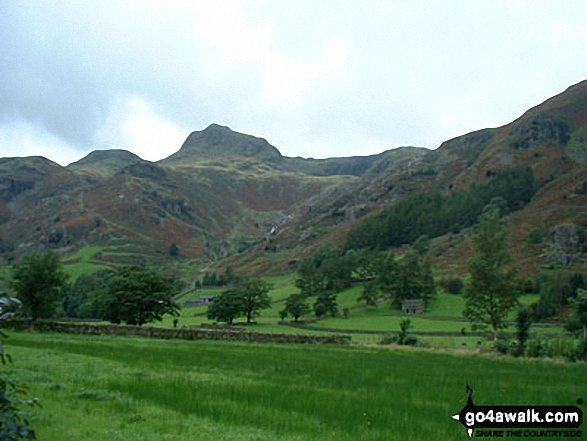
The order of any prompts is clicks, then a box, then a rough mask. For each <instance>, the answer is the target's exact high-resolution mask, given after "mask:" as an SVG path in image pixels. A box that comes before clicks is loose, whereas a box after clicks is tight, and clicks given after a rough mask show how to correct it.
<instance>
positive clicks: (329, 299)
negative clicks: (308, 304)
mask: <svg viewBox="0 0 587 441" xmlns="http://www.w3.org/2000/svg"><path fill="white" fill-rule="evenodd" d="M314 314H316V317H322V316H325V315H326V314H330V315H331V316H332V317H336V315H337V314H338V305H337V304H336V293H333V292H323V293H320V294H319V295H318V297H317V298H316V302H315V303H314Z"/></svg>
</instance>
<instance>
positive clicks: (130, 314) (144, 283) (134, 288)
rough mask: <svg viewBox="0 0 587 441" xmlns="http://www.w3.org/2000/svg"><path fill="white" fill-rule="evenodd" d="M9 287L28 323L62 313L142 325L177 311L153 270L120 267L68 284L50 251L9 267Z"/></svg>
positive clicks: (171, 292) (171, 291)
mask: <svg viewBox="0 0 587 441" xmlns="http://www.w3.org/2000/svg"><path fill="white" fill-rule="evenodd" d="M11 288H12V289H13V290H14V291H15V292H16V295H17V297H18V299H19V300H20V301H21V302H22V307H23V311H24V313H25V314H28V315H29V316H30V317H31V318H32V319H33V320H37V319H39V318H51V317H54V316H55V315H56V314H58V311H59V310H61V313H62V314H65V315H66V316H68V317H72V318H92V319H100V320H107V321H110V322H112V323H117V324H119V323H122V322H124V323H126V324H129V325H143V324H145V323H149V322H152V321H154V320H161V319H162V318H163V316H164V315H165V314H172V315H178V311H179V305H178V304H177V303H176V301H175V300H174V296H175V294H177V286H176V284H174V282H173V281H172V280H171V279H169V278H167V277H165V276H163V275H162V274H160V273H158V272H157V271H154V270H152V269H149V268H144V267H138V266H125V267H121V268H118V269H116V270H113V271H100V272H97V273H94V274H91V275H82V276H80V277H79V278H78V279H77V280H76V281H75V282H74V283H71V284H69V283H68V276H67V274H66V273H65V271H64V270H63V267H62V265H61V263H60V262H59V257H58V256H57V255H56V254H55V253H54V252H52V251H46V252H45V253H40V254H39V253H35V254H31V255H28V256H25V257H23V258H22V259H21V261H20V262H18V263H16V264H14V265H13V275H12V281H11ZM4 312H5V311H4Z"/></svg>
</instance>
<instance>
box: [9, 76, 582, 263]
mask: <svg viewBox="0 0 587 441" xmlns="http://www.w3.org/2000/svg"><path fill="white" fill-rule="evenodd" d="M517 166H523V167H530V168H531V169H532V171H533V173H534V175H535V176H536V178H537V179H538V180H539V182H541V184H542V188H541V190H540V191H539V192H538V193H537V194H536V196H535V197H534V199H533V200H532V201H531V203H530V204H529V205H528V207H527V208H525V209H524V210H522V211H521V212H520V213H516V214H513V215H512V216H511V219H512V220H511V226H510V228H511V230H512V231H513V232H515V236H516V241H517V242H515V244H514V245H513V246H514V249H516V250H517V251H516V252H517V253H518V257H519V258H520V260H521V261H524V262H525V263H524V265H525V267H526V268H528V269H529V270H530V271H535V270H536V269H537V268H539V266H540V265H541V262H542V260H541V259H542V258H541V257H540V255H541V253H543V252H544V250H542V249H541V250H530V251H529V249H526V248H524V247H523V246H522V245H520V244H521V243H522V242H523V240H524V238H523V237H522V236H523V235H524V234H527V232H528V230H529V229H532V228H541V229H545V230H548V229H550V228H553V227H554V226H556V225H558V224H560V223H563V222H570V223H575V224H576V225H577V226H578V227H579V228H580V229H581V228H587V219H585V216H584V214H582V213H584V207H585V206H587V199H586V198H587V190H585V191H583V189H585V188H587V81H584V82H581V83H579V84H577V85H575V86H571V87H569V88H568V89H567V90H566V91H565V92H563V93H561V94H559V95H557V96H555V97H552V98H550V99H548V100H546V101H544V102H543V103H541V104H539V105H537V106H535V107H533V108H531V109H529V110H528V111H527V112H525V113H524V114H523V115H521V116H520V117H519V118H517V119H516V120H514V121H512V122H511V123H509V124H506V125H504V126H501V127H497V128H487V129H480V130H477V131H473V132H470V133H467V134H465V135H462V136H459V137H456V138H453V139H450V140H447V141H445V142H443V143H442V144H441V145H440V146H439V147H438V148H437V149H435V150H429V149H427V148H424V147H400V148H396V149H391V150H387V151H385V152H382V153H379V154H377V155H369V156H355V157H339V158H326V159H313V158H300V157H295V158H290V157H286V156H283V155H281V153H280V152H279V150H278V149H277V148H275V147H274V146H272V145H271V144H270V143H269V142H268V141H267V140H265V139H263V138H257V137H255V136H252V135H246V134H241V133H238V132H234V131H232V130H231V129H229V128H228V127H225V126H220V125H218V124H212V125H210V126H208V127H207V128H205V129H204V130H201V131H195V132H192V133H191V134H190V135H189V136H188V137H187V139H186V140H185V142H184V143H183V145H182V147H181V148H180V149H179V150H178V152H176V153H174V154H173V155H171V156H169V157H168V158H165V159H163V160H160V161H156V162H150V161H146V160H143V159H141V158H140V157H139V156H137V155H134V154H133V153H130V152H127V151H125V150H97V151H93V152H91V153H89V154H88V155H86V156H85V157H84V158H82V159H80V160H79V161H76V162H75V163H72V164H70V165H68V166H67V167H62V166H60V165H59V164H56V163H54V162H52V161H50V160H49V159H46V158H42V157H30V158H2V159H0V258H2V259H4V260H5V262H10V261H12V260H13V259H15V258H17V257H18V256H20V255H22V254H23V253H26V252H28V251H31V250H39V249H46V248H53V249H57V250H60V251H61V252H64V253H66V252H70V251H73V250H75V249H78V248H81V247H84V246H87V245H92V246H98V247H101V248H103V249H105V250H109V252H108V253H106V254H104V255H103V256H102V257H101V259H102V260H103V261H104V262H112V263H121V262H125V261H127V260H129V259H130V260H131V261H132V260H133V259H134V261H137V260H138V261H140V262H143V261H145V259H146V260H147V261H150V262H162V261H165V260H166V259H168V258H169V253H168V250H169V247H170V245H171V244H176V245H178V246H179V248H180V253H181V255H182V256H183V257H185V258H190V259H198V260H199V261H201V262H208V263H210V262H218V261H219V260H220V259H225V258H229V260H231V261H233V262H235V263H236V264H238V266H239V267H242V268H249V270H250V271H261V272H275V271H281V270H284V269H286V268H289V266H288V265H290V264H292V262H294V263H295V262H296V261H298V260H299V259H300V258H303V256H305V255H306V254H307V253H308V252H309V251H310V250H312V249H315V248H316V247H317V246H319V245H320V244H323V243H335V244H339V245H342V244H343V243H344V238H345V237H346V234H348V232H349V231H350V230H351V229H352V228H353V227H354V226H355V225H358V224H359V223H360V222H361V221H362V219H364V218H366V217H369V216H371V215H373V214H376V213H378V212H380V211H381V210H382V209H383V208H385V207H388V206H390V205H393V204H394V203H396V202H397V201H399V200H401V199H403V198H406V197H409V196H410V195H414V194H418V193H421V192H428V191H432V190H438V191H441V192H442V193H443V194H450V193H451V192H454V191H459V189H463V188H467V187H469V186H471V185H475V184H479V183H482V182H484V181H485V180H487V179H488V178H490V177H491V176H493V175H495V173H498V172H499V171H501V170H504V169H506V168H509V167H517ZM524 216H530V217H528V218H525V217H524ZM463 234H465V233H463ZM446 240H448V239H446ZM441 243H443V242H442V240H438V244H441ZM467 243H468V242H467V241H466V240H465V241H463V242H462V244H461V245H459V246H453V247H452V248H451V247H449V248H447V249H446V250H444V251H443V253H447V254H446V255H450V253H453V252H454V253H456V257H455V259H456V260H455V261H456V262H464V261H465V260H466V259H465V258H466V256H467V252H468V251H466V250H467V246H468V245H467ZM516 244H517V245H516ZM438 246H440V245H438ZM447 246H448V245H447ZM129 250H130V251H129ZM459 250H460V251H459ZM439 252H440V251H439ZM129 254H132V256H134V257H129Z"/></svg>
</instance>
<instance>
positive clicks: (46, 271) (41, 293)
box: [11, 251, 68, 320]
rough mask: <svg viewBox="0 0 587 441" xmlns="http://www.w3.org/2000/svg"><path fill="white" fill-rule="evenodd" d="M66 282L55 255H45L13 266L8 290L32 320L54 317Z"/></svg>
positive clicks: (24, 259)
mask: <svg viewBox="0 0 587 441" xmlns="http://www.w3.org/2000/svg"><path fill="white" fill-rule="evenodd" d="M67 278H68V276H67V274H66V273H65V272H64V271H63V268H62V266H61V263H60V262H59V257H58V256H57V254H55V253H54V252H52V251H46V252H45V253H43V254H31V255H29V256H26V257H24V258H23V259H22V260H21V261H20V263H17V264H15V265H14V266H13V268H12V283H11V287H12V289H14V291H15V292H16V296H17V297H18V298H19V299H20V300H21V301H22V303H23V306H24V310H25V311H26V312H28V313H30V315H31V317H32V319H33V320H36V319H37V318H40V317H51V316H52V315H53V314H54V312H55V307H56V306H57V303H58V301H59V299H60V293H61V289H62V288H63V287H64V286H65V284H66V283H67Z"/></svg>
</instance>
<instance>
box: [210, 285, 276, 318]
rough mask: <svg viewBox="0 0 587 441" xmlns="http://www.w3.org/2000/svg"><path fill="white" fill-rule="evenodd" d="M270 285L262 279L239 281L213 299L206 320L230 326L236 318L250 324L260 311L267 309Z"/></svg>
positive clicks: (269, 303)
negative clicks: (241, 318) (240, 318)
mask: <svg viewBox="0 0 587 441" xmlns="http://www.w3.org/2000/svg"><path fill="white" fill-rule="evenodd" d="M270 290H271V284H270V283H268V282H266V281H265V280H262V279H253V280H239V281H238V282H236V283H235V284H234V285H233V286H232V287H231V288H230V289H228V290H226V291H224V292H223V293H222V294H221V295H220V296H218V297H216V298H215V299H214V303H213V304H212V305H210V307H209V308H208V314H207V315H208V318H209V319H210V320H217V321H221V322H226V323H228V324H232V322H233V320H234V319H236V318H238V317H246V318H247V323H251V320H252V319H253V317H254V316H256V315H258V314H259V311H260V310H262V309H266V308H269V306H270V305H271V299H270V298H269V291H270Z"/></svg>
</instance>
